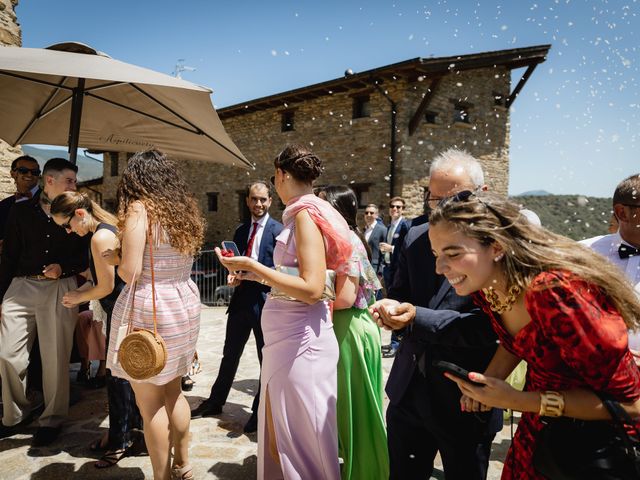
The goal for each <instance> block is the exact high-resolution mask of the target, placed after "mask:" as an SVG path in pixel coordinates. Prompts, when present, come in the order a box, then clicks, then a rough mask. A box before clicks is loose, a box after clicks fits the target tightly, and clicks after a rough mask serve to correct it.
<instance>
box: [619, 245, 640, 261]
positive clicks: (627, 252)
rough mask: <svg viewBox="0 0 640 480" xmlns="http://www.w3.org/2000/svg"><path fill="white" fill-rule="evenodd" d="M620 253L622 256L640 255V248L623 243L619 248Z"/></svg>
mask: <svg viewBox="0 0 640 480" xmlns="http://www.w3.org/2000/svg"><path fill="white" fill-rule="evenodd" d="M618 255H620V258H629V257H633V256H634V255H640V249H637V248H635V247H632V246H630V245H625V244H624V243H621V244H620V247H619V248H618Z"/></svg>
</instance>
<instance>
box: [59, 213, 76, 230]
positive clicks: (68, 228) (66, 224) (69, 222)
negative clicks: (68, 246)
mask: <svg viewBox="0 0 640 480" xmlns="http://www.w3.org/2000/svg"><path fill="white" fill-rule="evenodd" d="M75 216H76V214H75V213H74V214H73V215H71V216H70V217H68V220H67V221H66V222H65V223H63V224H61V225H60V226H61V227H62V228H64V229H65V230H71V220H73V217H75Z"/></svg>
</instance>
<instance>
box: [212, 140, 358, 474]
mask: <svg viewBox="0 0 640 480" xmlns="http://www.w3.org/2000/svg"><path fill="white" fill-rule="evenodd" d="M274 166H275V175H274V176H273V177H272V183H273V184H274V185H275V188H276V191H277V192H278V195H279V196H280V198H281V199H282V201H283V202H284V203H285V204H286V205H287V206H286V208H285V210H284V213H283V215H282V223H283V224H284V229H283V230H282V233H281V234H280V235H279V236H278V237H277V243H276V247H275V250H274V255H273V259H274V262H275V264H276V269H275V270H274V269H270V268H268V267H265V266H264V265H262V264H260V263H258V262H257V261H255V260H252V259H251V258H248V257H231V258H230V257H223V256H222V254H221V252H220V250H219V249H217V252H218V257H219V258H220V261H221V262H222V264H223V265H224V266H225V267H227V268H228V269H229V270H230V271H231V272H234V271H235V272H246V273H238V274H237V275H239V276H240V278H241V279H243V280H254V281H260V282H263V283H265V284H267V285H270V286H271V293H270V294H269V297H268V298H267V301H266V303H265V306H264V310H263V311H262V319H261V320H262V331H263V334H264V343H265V345H264V348H263V350H262V356H263V359H262V376H261V385H262V388H261V392H260V410H259V414H258V478H259V479H261V480H262V479H272V478H285V479H302V478H304V479H320V478H322V479H328V480H337V479H339V478H340V467H339V463H338V432H337V427H336V395H337V380H336V375H337V374H336V364H337V363H338V355H339V352H338V343H337V341H336V336H335V334H334V331H333V323H332V311H331V310H332V309H331V301H332V298H329V296H327V294H326V293H325V292H326V288H325V284H326V281H327V270H336V269H338V268H339V267H340V266H342V265H344V264H345V263H346V262H347V261H348V260H349V258H350V256H351V248H352V247H351V243H350V240H349V226H348V225H347V223H346V222H345V220H344V219H343V218H342V216H341V215H340V214H339V213H338V212H336V210H335V209H334V208H332V207H331V206H330V205H329V204H328V203H327V202H326V201H324V200H321V199H319V198H318V197H316V196H315V195H314V194H313V182H314V180H315V179H316V178H318V176H320V173H321V172H322V163H321V161H320V159H319V158H318V157H317V156H316V155H315V154H314V153H313V152H312V151H311V150H310V149H308V148H306V147H303V146H300V145H289V146H287V147H286V148H285V149H284V150H283V151H282V152H281V153H280V154H279V155H278V156H277V157H276V159H275V161H274ZM282 270H285V271H282ZM286 270H288V273H287V271H286Z"/></svg>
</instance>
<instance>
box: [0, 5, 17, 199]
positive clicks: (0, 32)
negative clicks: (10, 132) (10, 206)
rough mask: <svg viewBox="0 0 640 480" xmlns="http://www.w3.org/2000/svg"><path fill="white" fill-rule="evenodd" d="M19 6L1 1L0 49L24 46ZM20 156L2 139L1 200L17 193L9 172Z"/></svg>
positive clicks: (15, 149) (0, 152)
mask: <svg viewBox="0 0 640 480" xmlns="http://www.w3.org/2000/svg"><path fill="white" fill-rule="evenodd" d="M17 4H18V0H0V48H1V47H3V46H7V45H11V46H17V47H20V46H21V45H22V37H21V31H20V24H19V23H18V19H17V17H16V13H15V7H16V5H17ZM20 154H21V150H20V148H14V147H11V146H10V145H9V144H7V143H6V142H4V141H3V140H2V139H0V199H2V198H4V197H6V196H7V195H9V194H11V193H13V192H15V184H14V183H13V179H12V178H11V176H10V175H9V170H10V167H11V162H12V161H13V159H14V158H16V157H17V156H19V155H20Z"/></svg>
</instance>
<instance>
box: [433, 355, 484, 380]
mask: <svg viewBox="0 0 640 480" xmlns="http://www.w3.org/2000/svg"><path fill="white" fill-rule="evenodd" d="M433 366H434V367H436V368H439V369H440V370H442V371H443V372H447V373H450V374H451V375H453V376H454V377H458V378H460V379H462V380H464V381H465V382H469V383H470V384H472V385H475V386H476V387H484V383H478V382H474V381H473V380H471V379H470V378H469V371H468V370H465V369H464V368H462V367H459V366H458V365H456V364H455V363H451V362H445V361H444V360H438V361H434V362H433Z"/></svg>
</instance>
